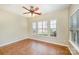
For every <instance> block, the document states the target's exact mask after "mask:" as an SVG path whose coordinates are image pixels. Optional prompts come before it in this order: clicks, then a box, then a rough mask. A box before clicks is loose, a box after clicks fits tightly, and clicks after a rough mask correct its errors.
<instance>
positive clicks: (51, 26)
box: [50, 20, 56, 36]
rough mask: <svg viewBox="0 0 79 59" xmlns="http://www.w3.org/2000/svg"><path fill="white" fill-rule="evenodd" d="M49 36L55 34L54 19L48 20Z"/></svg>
mask: <svg viewBox="0 0 79 59" xmlns="http://www.w3.org/2000/svg"><path fill="white" fill-rule="evenodd" d="M50 36H56V20H51V21H50Z"/></svg>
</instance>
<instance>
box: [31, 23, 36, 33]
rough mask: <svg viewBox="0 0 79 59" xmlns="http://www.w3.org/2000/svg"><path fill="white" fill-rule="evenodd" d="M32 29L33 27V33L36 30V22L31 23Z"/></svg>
mask: <svg viewBox="0 0 79 59" xmlns="http://www.w3.org/2000/svg"><path fill="white" fill-rule="evenodd" d="M32 29H33V33H36V32H37V26H36V22H33V23H32Z"/></svg>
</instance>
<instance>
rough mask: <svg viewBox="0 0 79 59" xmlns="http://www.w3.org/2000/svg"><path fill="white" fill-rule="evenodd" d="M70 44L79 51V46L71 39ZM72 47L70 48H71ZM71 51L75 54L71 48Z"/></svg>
mask: <svg viewBox="0 0 79 59" xmlns="http://www.w3.org/2000/svg"><path fill="white" fill-rule="evenodd" d="M69 42H70V44H71V45H72V46H73V47H74V48H75V49H76V50H77V51H78V52H79V48H78V47H77V46H76V45H75V44H74V43H73V42H72V41H71V40H69ZM69 49H70V48H69ZM70 51H71V52H72V54H73V51H72V50H71V49H70Z"/></svg>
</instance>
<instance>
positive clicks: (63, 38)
mask: <svg viewBox="0 0 79 59" xmlns="http://www.w3.org/2000/svg"><path fill="white" fill-rule="evenodd" d="M55 18H56V20H57V37H56V38H49V37H41V36H37V35H36V36H35V35H34V36H33V35H32V22H33V21H40V20H48V21H49V20H52V19H55ZM28 23H29V26H28V32H29V33H30V34H29V35H30V37H32V38H36V39H39V40H42V41H47V42H50V43H56V44H60V45H68V9H63V10H59V11H56V12H50V13H49V14H45V15H42V16H39V17H34V18H30V19H29V22H28Z"/></svg>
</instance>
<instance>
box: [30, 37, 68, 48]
mask: <svg viewBox="0 0 79 59" xmlns="http://www.w3.org/2000/svg"><path fill="white" fill-rule="evenodd" d="M29 38H30V39H33V40H37V39H38V38H37V39H36V38H31V37H29ZM38 41H42V42H47V43H51V44H56V45H61V46H66V47H68V45H66V44H60V43H56V42H49V41H47V40H40V39H38Z"/></svg>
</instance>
